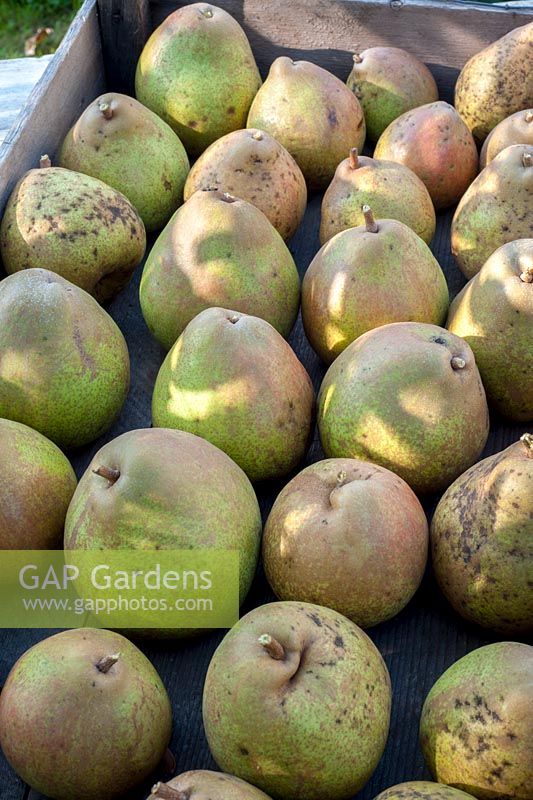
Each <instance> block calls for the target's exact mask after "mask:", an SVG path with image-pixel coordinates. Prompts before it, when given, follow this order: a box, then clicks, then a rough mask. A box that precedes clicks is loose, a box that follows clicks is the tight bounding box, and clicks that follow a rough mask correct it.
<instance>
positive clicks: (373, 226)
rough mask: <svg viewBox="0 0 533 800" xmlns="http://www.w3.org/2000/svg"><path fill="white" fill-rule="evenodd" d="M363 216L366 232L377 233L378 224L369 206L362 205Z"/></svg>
mask: <svg viewBox="0 0 533 800" xmlns="http://www.w3.org/2000/svg"><path fill="white" fill-rule="evenodd" d="M362 211H363V216H364V218H365V226H366V229H367V231H368V233H377V232H378V231H379V226H378V223H377V222H376V220H375V219H374V215H373V213H372V209H371V208H370V206H363V208H362Z"/></svg>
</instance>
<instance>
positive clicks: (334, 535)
mask: <svg viewBox="0 0 533 800" xmlns="http://www.w3.org/2000/svg"><path fill="white" fill-rule="evenodd" d="M427 551H428V525H427V520H426V515H425V513H424V509H423V508H422V506H421V505H420V502H419V500H418V498H417V497H416V495H415V494H414V492H413V491H412V490H411V489H410V488H409V486H408V485H407V484H406V483H405V481H403V480H402V479H401V478H399V477H398V476H397V475H394V473H392V472H390V471H389V470H388V469H384V468H383V467H378V466H376V465H375V464H369V463H368V462H365V461H357V460H356V459H352V458H330V459H326V460H325V461H318V462H316V463H315V464H311V466H309V467H306V468H305V469H304V470H302V472H300V473H298V475H296V477H295V478H293V479H292V480H291V481H290V482H289V483H288V484H287V485H286V486H285V488H284V489H283V490H282V491H281V493H280V494H279V495H278V497H277V499H276V501H275V503H274V505H273V507H272V510H271V512H270V515H269V517H268V520H267V522H266V526H265V533H264V536H263V564H264V567H265V572H266V576H267V579H268V582H269V583H270V586H271V587H272V589H273V591H274V593H275V595H276V597H279V598H280V600H302V601H304V602H307V603H317V604H318V605H321V606H326V607H327V608H333V609H334V610H335V611H338V612H339V613H340V614H344V616H345V617H348V618H349V619H351V620H352V621H353V622H355V623H356V624H357V625H360V626H361V627H362V628H370V627H371V626H373V625H378V624H379V623H380V622H383V621H384V620H386V619H390V618H391V617H394V616H395V615H396V614H398V613H399V612H400V611H401V609H402V608H403V607H404V606H405V605H407V603H408V602H409V600H410V599H411V597H412V596H413V594H414V593H415V591H416V590H417V589H418V586H419V585H420V581H421V580H422V576H423V574H424V569H425V566H426V561H427Z"/></svg>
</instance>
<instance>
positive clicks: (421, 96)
mask: <svg viewBox="0 0 533 800" xmlns="http://www.w3.org/2000/svg"><path fill="white" fill-rule="evenodd" d="M347 85H348V88H349V89H351V90H352V92H353V93H354V94H355V96H356V97H357V98H358V99H359V102H360V103H361V106H362V107H363V112H364V115H365V122H366V131H367V135H368V138H369V139H370V141H372V142H377V140H378V139H379V137H380V136H381V134H382V133H383V131H384V130H385V128H386V127H387V125H390V123H391V122H392V121H393V120H395V119H396V117H399V116H400V115H401V114H404V113H405V112H406V111H409V110H410V109H411V108H416V107H417V106H423V105H425V104H426V103H433V102H435V101H436V100H438V99H439V92H438V89H437V84H436V83H435V79H434V77H433V75H432V74H431V72H430V71H429V69H428V68H427V67H426V65H425V64H423V63H422V61H420V60H419V59H418V58H417V57H416V56H414V55H413V54H412V53H408V52H407V51H406V50H402V49H400V48H399V47H369V48H368V49H367V50H363V51H362V52H361V53H355V55H354V56H353V67H352V71H351V72H350V75H349V77H348V81H347Z"/></svg>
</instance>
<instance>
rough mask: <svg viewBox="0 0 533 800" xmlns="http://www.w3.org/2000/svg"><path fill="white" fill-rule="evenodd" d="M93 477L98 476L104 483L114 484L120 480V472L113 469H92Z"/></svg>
mask: <svg viewBox="0 0 533 800" xmlns="http://www.w3.org/2000/svg"><path fill="white" fill-rule="evenodd" d="M93 472H94V474H95V475H99V476H100V477H101V478H105V479H106V481H109V483H116V482H117V481H118V479H119V478H120V470H119V469H113V467H104V466H102V467H98V469H93Z"/></svg>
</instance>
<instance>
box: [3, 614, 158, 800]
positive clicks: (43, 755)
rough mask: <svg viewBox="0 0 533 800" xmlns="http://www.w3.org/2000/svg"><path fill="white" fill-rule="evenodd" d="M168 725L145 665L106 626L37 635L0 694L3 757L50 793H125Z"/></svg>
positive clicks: (70, 796) (154, 754) (154, 761)
mask: <svg viewBox="0 0 533 800" xmlns="http://www.w3.org/2000/svg"><path fill="white" fill-rule="evenodd" d="M171 727H172V709H171V706H170V700H169V698H168V695H167V693H166V691H165V687H164V686H163V684H162V682H161V679H160V677H159V675H158V674H157V672H156V671H155V669H154V667H153V666H152V664H151V663H150V662H149V661H148V659H147V658H146V656H145V655H144V654H143V653H141V651H140V650H138V649H137V648H136V647H135V645H133V644H132V643H131V642H129V641H128V640H127V639H125V638H124V637H123V636H120V635H119V634H118V633H113V632H111V631H106V630H95V629H93V628H78V629H77V630H71V631H63V632H62V633H58V634H56V635H55V636H51V637H49V638H48V639H44V640H43V641H41V642H39V643H38V644H36V645H35V646H34V647H32V648H31V649H30V650H28V651H27V652H26V653H24V655H22V656H21V658H19V660H18V661H17V663H16V664H15V666H14V667H13V669H12V670H11V672H10V674H9V676H8V678H7V681H6V683H5V684H4V687H3V689H2V694H1V695H0V745H1V746H2V749H3V751H4V754H5V756H6V758H7V760H8V761H9V763H10V764H11V766H12V767H13V769H14V770H15V771H16V772H17V773H18V774H19V775H20V777H21V778H22V779H23V780H24V781H25V782H26V783H28V784H29V785H30V786H31V787H32V788H33V789H35V790H36V792H41V793H42V794H46V795H47V797H50V798H53V799H54V800H102V798H103V797H105V798H106V799H107V798H110V800H112V799H113V798H119V797H124V796H125V794H126V792H128V794H129V792H130V791H131V790H132V789H134V787H135V786H137V785H138V784H139V783H140V782H141V781H143V780H144V779H145V778H147V777H148V776H149V775H150V773H151V772H152V771H153V770H154V769H155V768H156V767H157V765H158V763H159V762H160V760H161V759H162V758H163V755H164V753H165V750H166V747H167V744H168V742H169V739H170V732H171ZM130 796H131V795H130Z"/></svg>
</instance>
